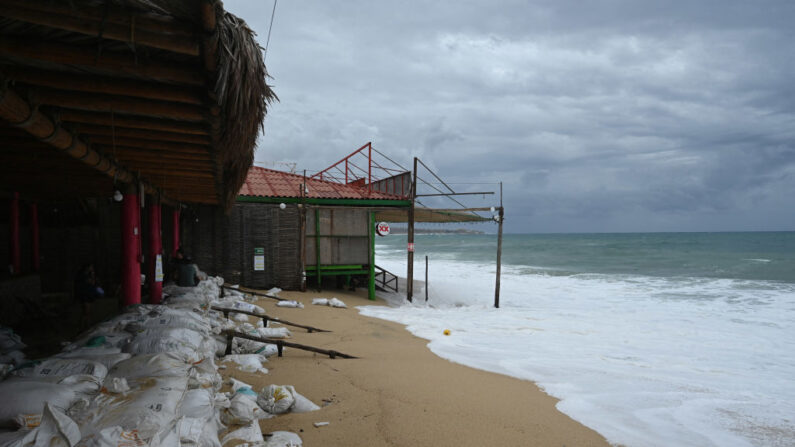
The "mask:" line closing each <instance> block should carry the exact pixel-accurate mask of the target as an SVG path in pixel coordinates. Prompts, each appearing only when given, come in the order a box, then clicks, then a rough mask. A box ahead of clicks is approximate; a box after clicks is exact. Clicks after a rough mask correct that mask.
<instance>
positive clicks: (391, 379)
mask: <svg viewBox="0 0 795 447" xmlns="http://www.w3.org/2000/svg"><path fill="white" fill-rule="evenodd" d="M280 296H281V297H283V298H289V299H295V300H297V301H299V302H302V303H303V304H304V306H305V308H304V309H291V308H281V307H278V306H276V305H275V303H276V301H273V300H269V299H264V300H260V301H258V302H257V304H258V305H259V306H262V307H264V308H265V309H266V311H267V313H268V314H269V315H273V316H275V317H277V318H283V319H285V320H288V321H291V322H295V323H300V324H305V325H310V326H314V327H318V328H322V329H328V330H331V331H333V332H331V333H307V332H306V331H305V330H303V329H298V328H292V327H290V328H289V329H290V331H291V332H292V334H293V336H292V338H291V339H289V340H290V341H293V342H296V343H303V344H308V345H312V346H316V347H320V348H324V349H333V350H336V351H339V352H344V353H346V354H351V355H355V356H357V357H360V358H358V359H355V360H346V359H339V358H338V359H333V360H332V359H329V358H328V356H324V355H321V354H315V353H311V352H306V351H301V350H297V349H290V348H285V351H284V356H283V357H281V358H278V357H275V356H274V357H271V359H270V361H269V362H267V363H266V364H265V366H266V367H267V368H268V369H269V370H270V371H269V373H268V374H255V373H245V372H241V371H237V369H236V368H234V367H233V365H234V364H233V363H226V365H228V366H229V368H228V369H225V370H224V371H223V373H224V376H228V375H230V373H231V375H232V376H233V377H235V378H237V379H239V380H243V381H244V382H247V383H249V384H251V385H252V386H253V387H254V389H255V390H257V391H259V390H260V389H261V388H262V387H263V386H266V385H269V384H272V383H273V384H279V385H293V386H295V389H296V391H298V392H299V393H301V394H303V395H304V396H306V397H307V398H309V399H310V400H312V401H313V402H315V403H316V404H318V405H320V406H322V407H323V408H322V409H321V410H319V411H314V412H310V413H303V414H286V415H281V416H278V417H275V418H272V419H265V420H261V421H260V426H261V428H262V431H263V433H269V432H272V431H276V430H287V431H293V432H296V433H298V434H299V435H300V436H301V438H302V439H303V440H304V445H305V446H308V447H313V446H392V445H394V446H486V445H488V446H498V445H499V446H606V445H608V443H607V442H606V441H605V439H604V438H603V437H602V436H601V435H599V434H598V433H596V432H594V431H593V430H591V429H589V428H586V427H585V426H583V425H581V424H580V423H578V422H576V421H574V420H572V419H571V418H569V417H568V416H566V415H564V414H562V413H560V412H559V411H557V410H556V409H555V404H556V403H557V400H556V399H554V398H552V397H550V396H548V395H546V394H544V393H543V392H542V391H541V390H539V389H538V387H537V386H536V385H535V384H534V383H532V382H528V381H524V380H519V379H514V378H511V377H507V376H502V375H499V374H494V373H489V372H485V371H480V370H476V369H473V368H469V367H466V366H462V365H460V364H456V363H452V362H450V361H448V360H445V359H442V358H440V357H437V356H436V355H434V354H433V353H431V351H430V350H429V349H428V348H427V347H426V344H427V341H426V340H423V339H421V338H418V337H415V336H414V335H412V334H411V333H409V332H408V331H407V330H406V329H405V328H404V327H403V326H402V325H400V324H397V323H392V322H389V321H384V320H379V319H376V318H370V317H365V316H362V315H360V314H359V312H358V311H357V310H356V309H355V307H356V306H366V305H385V304H384V303H383V302H382V301H375V302H374V301H369V300H367V299H366V293H365V292H364V291H357V292H347V293H346V292H342V291H329V292H322V293H316V292H312V291H310V292H307V293H299V292H282V293H280ZM316 297H324V298H330V297H337V298H339V299H341V300H342V301H344V302H345V303H346V304H347V305H348V309H337V308H332V307H328V306H314V305H312V298H316ZM253 322H254V321H252V323H253ZM452 336H455V334H453V335H452ZM314 422H329V425H327V426H323V427H314V426H313V423H314Z"/></svg>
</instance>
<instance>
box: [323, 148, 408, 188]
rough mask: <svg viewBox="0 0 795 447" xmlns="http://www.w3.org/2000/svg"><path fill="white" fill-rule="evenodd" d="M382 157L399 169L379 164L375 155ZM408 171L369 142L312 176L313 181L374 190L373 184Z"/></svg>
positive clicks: (383, 163) (382, 163)
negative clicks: (317, 180) (324, 181)
mask: <svg viewBox="0 0 795 447" xmlns="http://www.w3.org/2000/svg"><path fill="white" fill-rule="evenodd" d="M374 152H375V154H376V155H381V156H382V157H384V158H385V159H386V160H388V161H390V162H392V163H393V164H395V165H396V166H397V167H387V166H384V165H385V164H386V163H385V162H379V161H378V160H375V159H374V158H373V153H374ZM405 172H406V170H405V169H402V168H400V167H399V166H398V165H397V163H394V162H393V161H392V160H390V159H389V157H386V156H384V155H383V154H381V153H380V152H378V151H377V150H376V149H374V148H373V143H372V142H369V141H368V142H367V143H366V144H364V145H363V146H362V147H360V148H359V149H356V150H355V151H353V152H351V153H350V154H349V155H348V156H347V157H345V158H343V159H342V160H340V161H338V162H336V163H334V164H333V165H331V166H329V167H328V168H326V169H324V170H322V171H320V172H318V173H316V174H313V175H311V176H310V177H309V178H311V179H319V180H326V181H331V182H337V183H344V184H346V185H357V186H361V187H363V188H366V189H367V190H368V191H372V190H373V183H376V182H379V181H381V180H386V179H388V178H390V177H393V176H395V175H399V174H403V173H405Z"/></svg>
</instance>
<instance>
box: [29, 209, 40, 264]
mask: <svg viewBox="0 0 795 447" xmlns="http://www.w3.org/2000/svg"><path fill="white" fill-rule="evenodd" d="M30 239H31V241H30V249H31V267H32V268H33V271H34V272H38V271H39V268H40V267H41V264H40V261H41V255H40V252H39V206H38V205H37V204H35V203H31V204H30Z"/></svg>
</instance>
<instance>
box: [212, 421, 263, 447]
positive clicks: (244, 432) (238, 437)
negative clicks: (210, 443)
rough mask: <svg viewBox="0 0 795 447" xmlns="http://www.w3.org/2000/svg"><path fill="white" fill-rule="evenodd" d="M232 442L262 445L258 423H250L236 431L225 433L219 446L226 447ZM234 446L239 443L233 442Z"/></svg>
mask: <svg viewBox="0 0 795 447" xmlns="http://www.w3.org/2000/svg"><path fill="white" fill-rule="evenodd" d="M233 440H234V441H243V442H250V443H252V444H254V445H262V430H261V429H260V428H259V422H257V421H252V422H250V423H248V424H246V425H244V426H242V427H240V428H238V429H237V430H234V431H231V432H229V433H227V434H226V436H224V438H223V439H222V440H221V444H222V445H226V444H227V443H228V442H230V441H233ZM234 444H239V442H235V443H234Z"/></svg>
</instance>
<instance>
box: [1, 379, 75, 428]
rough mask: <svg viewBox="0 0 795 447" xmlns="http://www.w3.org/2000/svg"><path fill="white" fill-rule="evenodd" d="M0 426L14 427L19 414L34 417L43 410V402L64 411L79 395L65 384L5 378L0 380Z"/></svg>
mask: <svg viewBox="0 0 795 447" xmlns="http://www.w3.org/2000/svg"><path fill="white" fill-rule="evenodd" d="M0 396H2V403H3V404H2V405H0V427H13V428H15V427H16V423H15V420H16V418H17V417H18V416H19V415H23V417H24V416H31V417H35V416H36V415H41V414H42V411H44V404H45V402H49V403H50V405H52V407H53V408H55V409H57V410H59V411H62V412H66V410H67V409H68V408H69V407H71V406H72V404H73V403H75V402H76V401H77V400H78V399H79V397H78V395H77V393H75V391H74V390H73V389H72V388H70V387H69V386H66V385H60V384H57V383H49V382H41V381H34V380H25V379H17V380H5V381H3V382H0Z"/></svg>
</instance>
